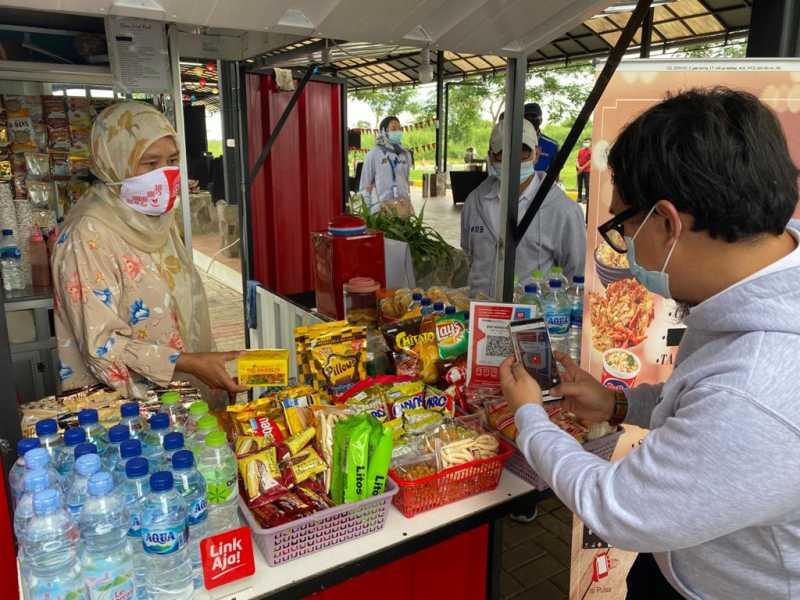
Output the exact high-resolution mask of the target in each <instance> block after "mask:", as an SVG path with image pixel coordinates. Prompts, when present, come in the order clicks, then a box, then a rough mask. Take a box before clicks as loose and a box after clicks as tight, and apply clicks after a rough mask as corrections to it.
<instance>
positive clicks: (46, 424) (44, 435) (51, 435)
mask: <svg viewBox="0 0 800 600" xmlns="http://www.w3.org/2000/svg"><path fill="white" fill-rule="evenodd" d="M36 437H38V438H39V445H40V446H41V447H42V448H45V449H46V450H47V453H48V454H49V455H50V460H51V461H52V463H53V464H54V465H55V464H56V456H57V455H58V449H59V448H60V447H61V446H63V445H64V442H63V441H62V440H61V436H60V435H58V423H56V420H55V419H42V420H41V421H39V422H37V423H36Z"/></svg>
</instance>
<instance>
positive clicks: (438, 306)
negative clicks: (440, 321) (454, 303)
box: [433, 302, 444, 316]
mask: <svg viewBox="0 0 800 600" xmlns="http://www.w3.org/2000/svg"><path fill="white" fill-rule="evenodd" d="M433 314H435V315H437V316H441V315H443V314H444V302H434V303H433Z"/></svg>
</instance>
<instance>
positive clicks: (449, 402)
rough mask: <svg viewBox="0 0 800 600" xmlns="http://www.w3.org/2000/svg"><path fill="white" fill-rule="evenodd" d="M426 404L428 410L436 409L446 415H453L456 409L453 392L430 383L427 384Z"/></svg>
mask: <svg viewBox="0 0 800 600" xmlns="http://www.w3.org/2000/svg"><path fill="white" fill-rule="evenodd" d="M424 406H425V408H427V409H428V410H435V411H437V412H440V413H442V415H444V416H446V417H452V416H453V413H454V411H455V399H454V398H453V396H452V395H451V394H449V393H447V392H443V391H441V390H437V389H436V388H435V387H433V386H430V385H428V386H425V401H424Z"/></svg>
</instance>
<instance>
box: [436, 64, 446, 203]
mask: <svg viewBox="0 0 800 600" xmlns="http://www.w3.org/2000/svg"><path fill="white" fill-rule="evenodd" d="M443 95H444V51H443V50H439V51H438V52H437V53H436V172H437V173H444V161H443V160H442V146H443V143H442V138H443V137H444V136H443V134H444V126H443V124H442V120H443V115H444V106H443V102H442V96H443ZM437 195H438V194H437Z"/></svg>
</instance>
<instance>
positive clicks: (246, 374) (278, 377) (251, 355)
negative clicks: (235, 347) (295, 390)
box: [236, 348, 289, 387]
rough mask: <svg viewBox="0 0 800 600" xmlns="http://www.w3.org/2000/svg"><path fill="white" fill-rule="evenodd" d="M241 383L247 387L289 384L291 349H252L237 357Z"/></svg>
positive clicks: (283, 385)
mask: <svg viewBox="0 0 800 600" xmlns="http://www.w3.org/2000/svg"><path fill="white" fill-rule="evenodd" d="M236 371H237V374H238V376H239V384H240V385H244V386H247V387H256V386H264V387H286V386H287V385H288V384H289V351H288V350H285V349H282V348H279V349H273V350H250V351H248V352H245V353H244V354H242V355H241V356H240V357H239V358H237V359H236Z"/></svg>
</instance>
